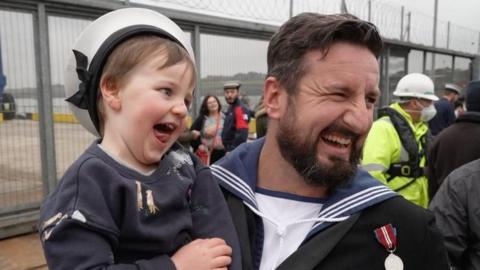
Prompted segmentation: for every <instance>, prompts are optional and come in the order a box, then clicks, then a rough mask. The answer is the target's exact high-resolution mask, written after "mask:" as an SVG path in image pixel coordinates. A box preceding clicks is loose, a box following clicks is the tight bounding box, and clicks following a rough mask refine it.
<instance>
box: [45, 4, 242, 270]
mask: <svg viewBox="0 0 480 270" xmlns="http://www.w3.org/2000/svg"><path fill="white" fill-rule="evenodd" d="M125 18H129V20H125ZM194 59H195V57H194V55H193V50H192V48H191V45H190V42H189V41H188V39H187V38H186V36H185V33H184V32H183V31H182V29H180V28H179V27H178V26H177V25H176V24H175V23H174V22H173V21H171V20H170V19H168V18H167V17H165V16H163V15H161V14H159V13H157V12H155V11H153V10H148V9H141V8H124V9H118V10H116V11H113V12H110V13H107V14H106V15H103V16H101V17H100V18H98V19H96V20H95V21H94V22H93V23H92V24H90V25H89V26H88V27H87V28H86V29H85V30H84V31H83V32H82V33H81V34H80V36H79V38H78V39H77V41H76V43H75V45H74V49H73V53H72V54H71V56H70V61H69V63H68V65H67V70H66V72H65V76H66V81H65V89H66V93H67V96H68V98H67V101H68V102H69V104H71V105H72V106H71V108H73V112H74V114H75V116H76V117H77V119H79V121H80V123H81V124H82V125H83V126H84V127H85V128H86V129H87V130H89V131H90V132H92V133H94V134H95V135H99V136H100V138H98V139H97V140H96V141H94V142H93V143H92V144H91V146H90V147H88V149H87V150H85V152H84V153H83V154H82V155H81V156H80V157H79V158H78V159H77V160H76V161H75V162H74V163H73V164H72V165H71V166H70V167H69V168H68V169H67V171H66V172H65V174H64V175H63V177H62V179H61V180H60V181H59V182H58V183H59V184H58V185H57V187H56V189H55V191H54V192H53V193H51V194H50V195H49V196H48V197H47V198H46V200H45V202H44V203H43V205H42V207H41V210H40V219H39V233H40V236H41V241H42V245H43V249H44V253H45V257H46V260H47V264H48V268H49V269H51V270H71V269H78V270H83V269H89V270H97V269H98V270H100V269H118V270H127V269H138V270H149V269H162V270H174V269H176V270H191V269H204V270H207V269H208V270H210V269H212V270H213V269H224V270H226V269H227V267H229V268H230V269H238V270H240V269H241V268H240V266H239V262H240V257H239V256H240V254H239V248H238V239H237V236H236V232H235V229H234V227H233V224H232V219H231V217H230V215H229V212H228V208H227V206H226V204H225V201H224V199H223V196H222V193H221V191H220V189H219V187H218V185H217V184H216V182H215V181H214V179H213V178H212V175H211V171H210V169H208V168H207V167H205V166H204V165H202V164H201V162H200V160H198V158H196V157H195V156H194V155H193V154H192V153H190V152H188V151H186V150H185V149H184V148H183V147H182V146H180V145H179V144H177V143H176V142H175V141H176V140H177V138H178V136H179V135H180V133H182V132H183V131H184V128H185V124H186V121H185V120H186V117H187V113H188V108H189V105H190V103H191V101H192V99H193V91H194V89H195V83H196V69H195V60H194ZM90 61H91V62H90Z"/></svg>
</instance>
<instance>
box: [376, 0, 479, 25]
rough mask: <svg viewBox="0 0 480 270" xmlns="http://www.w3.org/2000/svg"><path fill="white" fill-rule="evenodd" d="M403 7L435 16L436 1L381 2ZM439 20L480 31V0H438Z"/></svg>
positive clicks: (388, 0) (402, 0)
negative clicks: (479, 16) (479, 17)
mask: <svg viewBox="0 0 480 270" xmlns="http://www.w3.org/2000/svg"><path fill="white" fill-rule="evenodd" d="M379 1H380V2H388V3H391V4H392V5H403V6H405V7H406V8H408V9H409V10H411V11H417V12H421V13H423V14H425V15H430V16H433V14H434V5H435V0H379ZM437 1H438V19H439V20H443V21H450V22H451V23H455V24H457V25H460V26H463V27H467V28H470V29H475V30H480V19H478V15H479V12H480V0H437Z"/></svg>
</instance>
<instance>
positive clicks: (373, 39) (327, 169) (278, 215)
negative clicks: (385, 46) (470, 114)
mask: <svg viewBox="0 0 480 270" xmlns="http://www.w3.org/2000/svg"><path fill="white" fill-rule="evenodd" d="M381 48H382V40H381V37H380V35H379V33H378V32H377V30H376V27H375V26H374V25H373V24H371V23H369V22H366V21H363V20H360V19H358V18H356V17H355V16H353V15H349V14H341V15H321V14H316V13H302V14H299V15H296V16H294V17H292V18H291V19H289V20H288V21H287V22H286V23H284V24H283V25H282V26H281V27H280V28H279V30H278V32H277V33H275V34H274V35H273V37H272V39H271V40H270V43H269V45H268V52H267V62H268V64H267V66H268V71H267V77H266V79H265V82H264V88H263V95H264V105H265V110H266V112H267V114H268V128H267V133H266V135H265V136H264V137H262V138H260V139H258V140H255V141H253V142H251V143H244V144H242V145H240V146H239V147H237V148H236V149H235V150H233V151H232V152H230V153H229V154H227V155H226V156H225V157H224V158H222V159H221V160H219V161H217V162H216V163H215V164H213V165H212V166H211V169H212V172H213V174H214V176H215V177H216V179H217V180H218V181H219V183H220V185H221V186H222V189H223V191H224V194H225V198H226V200H227V203H228V205H229V207H230V211H231V213H232V217H233V219H234V223H235V226H236V228H237V233H238V235H239V239H240V245H241V247H242V262H243V265H242V266H243V270H252V269H260V270H271V269H277V270H300V269H304V270H307V269H308V270H310V269H312V270H320V269H321V270H333V269H335V270H347V269H348V270H351V269H362V270H363V269H369V270H385V269H435V270H446V269H448V264H447V259H446V252H445V247H444V246H443V242H442V238H441V235H440V233H439V232H438V229H437V228H436V227H435V225H434V220H433V215H432V214H431V213H429V212H428V211H426V210H425V209H423V208H421V207H418V206H416V205H414V204H412V203H410V202H408V201H407V200H405V199H404V198H403V197H402V196H399V195H398V194H397V193H395V192H393V191H392V190H391V189H389V188H388V187H386V186H385V185H383V184H382V183H380V182H379V181H377V180H376V179H374V178H373V177H372V176H371V175H369V174H368V173H367V172H365V171H364V170H362V169H360V168H359V167H358V162H359V159H360V156H361V149H362V146H363V143H364V141H365V139H366V137H367V134H368V130H369V129H370V127H371V125H372V121H373V112H374V108H375V103H376V102H377V100H378V98H379V95H380V90H379V87H378V83H379V65H378V57H379V56H380V53H381ZM418 102H422V104H423V103H425V106H427V105H426V104H427V101H418ZM412 106H415V107H418V108H420V105H419V104H416V103H415V104H413V105H412ZM377 239H378V240H377ZM385 239H388V241H385Z"/></svg>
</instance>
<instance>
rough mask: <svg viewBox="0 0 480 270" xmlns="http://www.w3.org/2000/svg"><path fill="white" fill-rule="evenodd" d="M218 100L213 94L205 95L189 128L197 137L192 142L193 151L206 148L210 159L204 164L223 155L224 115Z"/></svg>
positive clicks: (212, 161) (210, 162)
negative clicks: (197, 114)
mask: <svg viewBox="0 0 480 270" xmlns="http://www.w3.org/2000/svg"><path fill="white" fill-rule="evenodd" d="M221 110H222V105H221V104H220V100H219V99H218V98H217V97H216V96H214V95H207V96H205V98H204V99H203V101H202V106H201V107H200V115H199V116H198V117H197V119H195V121H194V122H193V124H192V127H191V128H190V130H191V131H192V132H193V133H194V134H195V135H194V136H196V137H198V139H197V142H196V143H192V147H193V148H194V149H193V151H194V152H195V153H197V152H198V151H199V150H200V151H204V150H206V151H207V153H209V156H210V159H209V161H208V162H205V163H206V165H208V164H212V163H214V162H215V161H217V160H219V159H220V158H222V157H223V156H224V155H225V147H224V146H223V144H222V130H223V122H224V119H225V115H224V114H223V113H222V111H221Z"/></svg>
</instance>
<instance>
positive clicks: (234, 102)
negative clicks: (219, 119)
mask: <svg viewBox="0 0 480 270" xmlns="http://www.w3.org/2000/svg"><path fill="white" fill-rule="evenodd" d="M240 86H241V84H240V82H238V81H230V82H226V83H225V84H224V85H223V91H224V94H225V101H227V103H228V104H229V105H230V106H229V107H228V109H227V111H226V113H225V122H224V125H223V132H222V142H223V145H224V146H225V150H226V151H227V152H230V151H232V150H233V149H235V148H236V147H237V146H239V145H240V144H242V143H244V142H246V141H247V139H248V122H249V120H250V114H251V113H250V110H249V109H248V108H247V107H246V106H245V105H244V104H243V102H242V101H241V100H240V98H239V94H240Z"/></svg>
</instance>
